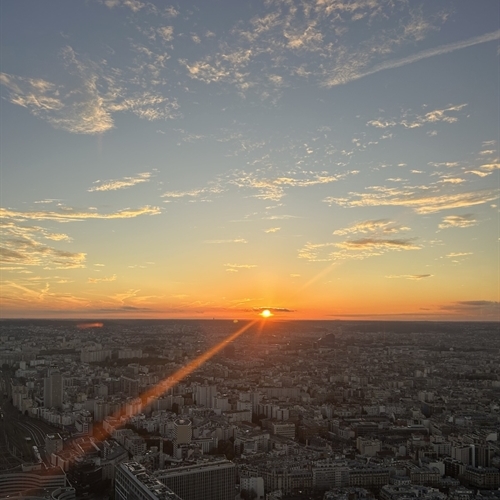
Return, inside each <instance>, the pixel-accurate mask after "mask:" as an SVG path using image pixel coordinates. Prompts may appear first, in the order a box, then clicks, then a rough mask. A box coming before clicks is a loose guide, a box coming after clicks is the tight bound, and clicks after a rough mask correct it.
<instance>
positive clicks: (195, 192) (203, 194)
mask: <svg viewBox="0 0 500 500" xmlns="http://www.w3.org/2000/svg"><path fill="white" fill-rule="evenodd" d="M223 191H224V189H223V188H222V187H221V186H219V185H209V186H207V187H204V188H196V189H189V190H187V191H167V192H166V193H163V194H162V195H161V197H162V198H167V200H166V201H168V202H170V201H172V200H178V199H182V198H188V199H189V200H190V201H195V200H199V201H208V199H209V197H210V196H211V195H215V194H220V193H222V192H223Z"/></svg>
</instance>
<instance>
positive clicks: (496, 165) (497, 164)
mask: <svg viewBox="0 0 500 500" xmlns="http://www.w3.org/2000/svg"><path fill="white" fill-rule="evenodd" d="M479 168H480V169H481V170H485V171H486V172H492V171H494V170H499V169H500V160H495V161H494V162H492V163H485V164H484V165H481V166H480V167H479Z"/></svg>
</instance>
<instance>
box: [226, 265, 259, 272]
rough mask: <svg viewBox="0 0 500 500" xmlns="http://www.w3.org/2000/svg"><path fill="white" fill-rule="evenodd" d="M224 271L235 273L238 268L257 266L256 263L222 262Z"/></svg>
mask: <svg viewBox="0 0 500 500" xmlns="http://www.w3.org/2000/svg"><path fill="white" fill-rule="evenodd" d="M224 267H225V268H226V271H228V272H230V273H237V272H238V271H239V270H240V269H253V268H255V267H257V265H256V264H224Z"/></svg>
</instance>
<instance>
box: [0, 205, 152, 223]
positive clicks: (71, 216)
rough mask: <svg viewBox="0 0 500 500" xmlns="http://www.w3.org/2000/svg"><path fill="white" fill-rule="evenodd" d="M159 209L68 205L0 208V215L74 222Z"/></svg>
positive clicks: (125, 217)
mask: <svg viewBox="0 0 500 500" xmlns="http://www.w3.org/2000/svg"><path fill="white" fill-rule="evenodd" d="M160 213H161V210H160V209H159V208H158V207H152V206H149V205H146V206H144V207H141V208H126V209H124V210H119V211H118V212H111V213H107V214H102V213H97V212H83V211H79V210H75V209H72V208H69V207H66V208H61V210H60V211H58V212H56V211H42V210H40V211H26V212H21V211H18V210H10V209H7V208H0V217H2V218H10V219H14V220H18V221H22V220H53V221H57V222H75V221H83V220H86V219H131V218H134V217H139V216H140V215H158V214H160Z"/></svg>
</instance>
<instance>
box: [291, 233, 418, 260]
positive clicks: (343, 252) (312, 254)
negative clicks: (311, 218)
mask: <svg viewBox="0 0 500 500" xmlns="http://www.w3.org/2000/svg"><path fill="white" fill-rule="evenodd" d="M420 248H421V246H419V245H416V244H415V239H413V238H395V239H392V238H360V239H356V240H346V241H342V242H339V243H335V242H330V243H306V245H304V247H302V248H301V249H300V250H299V258H301V259H306V260H308V261H310V262H331V261H342V260H351V259H354V260H363V259H367V258H369V257H375V256H379V255H383V254H385V253H387V252H391V251H398V252H399V251H404V250H420Z"/></svg>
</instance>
